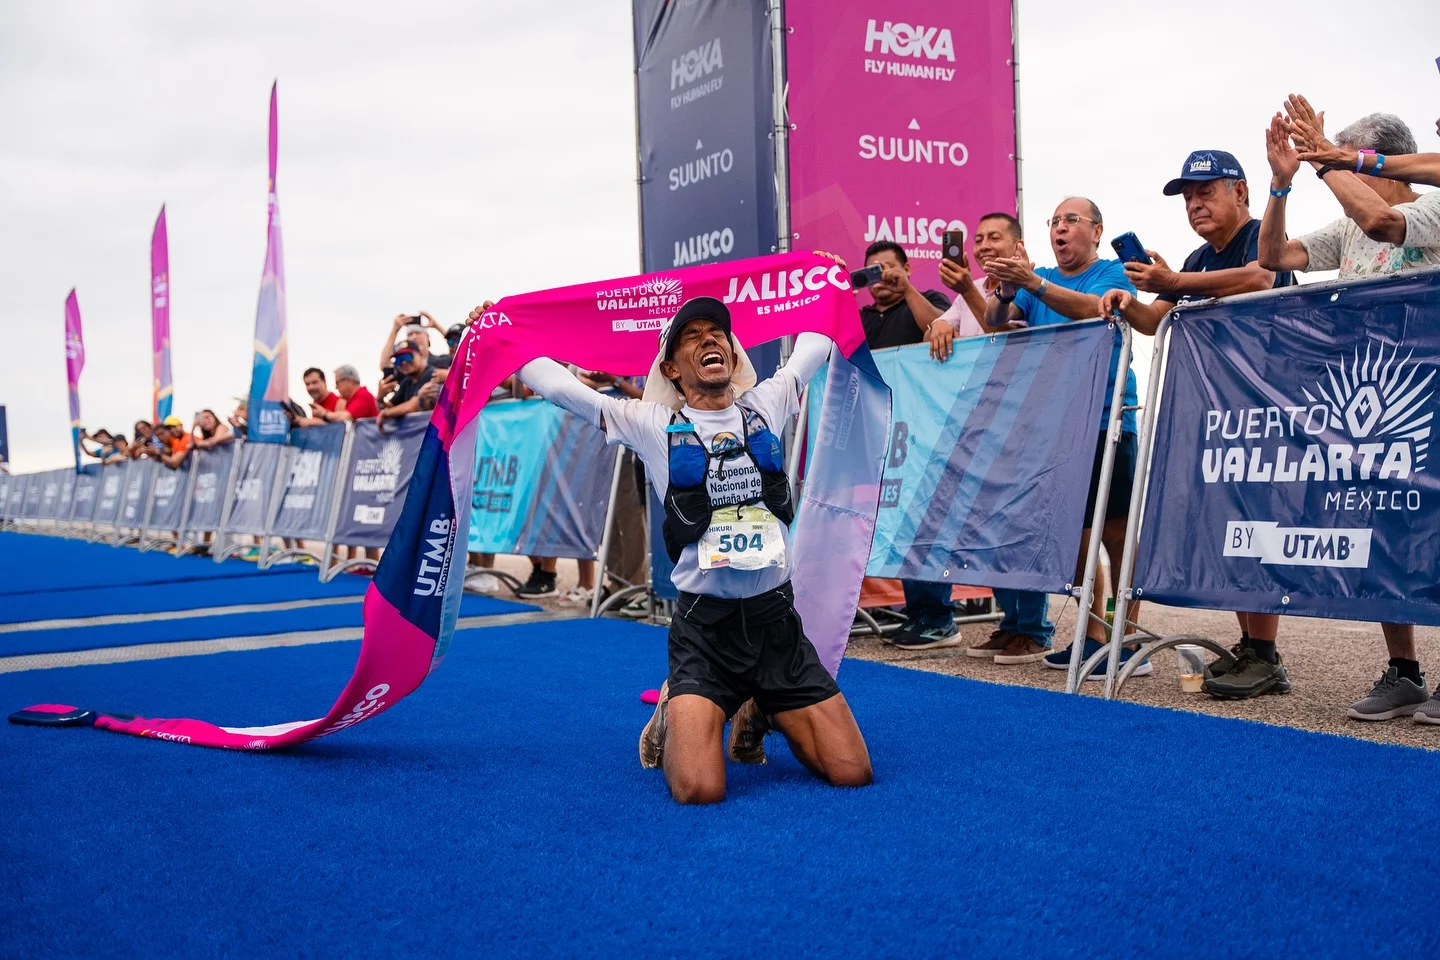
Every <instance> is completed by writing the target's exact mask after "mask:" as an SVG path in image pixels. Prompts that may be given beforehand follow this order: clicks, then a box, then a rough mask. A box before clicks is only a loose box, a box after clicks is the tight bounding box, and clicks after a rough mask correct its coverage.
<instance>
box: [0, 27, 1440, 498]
mask: <svg viewBox="0 0 1440 960" xmlns="http://www.w3.org/2000/svg"><path fill="white" fill-rule="evenodd" d="M756 2H760V0H756ZM792 2H800V0H792ZM811 2H820V0H811ZM935 6H936V9H937V11H942V10H943V11H949V10H954V11H956V12H955V13H953V14H951V13H946V14H944V15H945V16H948V17H951V18H952V20H953V21H954V22H956V24H957V26H958V25H959V24H960V23H962V22H963V10H964V6H965V4H964V3H963V2H961V0H955V2H953V3H939V2H937V3H936V5H935ZM1020 6H1021V9H1020V16H1021V20H1020V41H1021V49H1020V62H1021V111H1022V114H1021V115H1022V120H1023V125H1022V147H1023V154H1024V161H1025V162H1024V168H1023V183H1024V191H1025V227H1026V232H1027V234H1028V235H1031V236H1034V237H1044V236H1045V230H1044V226H1043V220H1044V219H1045V217H1047V216H1048V215H1049V213H1050V210H1051V208H1052V207H1053V206H1054V204H1055V202H1056V201H1058V200H1059V199H1060V198H1061V197H1063V196H1065V195H1067V194H1072V193H1081V194H1086V195H1088V196H1090V197H1092V198H1093V199H1094V200H1095V201H1096V202H1097V203H1098V204H1099V205H1100V207H1101V209H1102V210H1103V211H1104V214H1105V219H1106V221H1107V238H1108V237H1109V236H1113V235H1114V234H1117V233H1121V232H1124V231H1125V230H1134V231H1136V232H1137V233H1138V234H1139V235H1140V238H1141V239H1142V241H1144V242H1145V243H1146V244H1147V245H1148V246H1151V247H1154V248H1158V249H1159V250H1160V251H1161V252H1162V253H1163V254H1164V255H1165V256H1166V257H1167V258H1168V259H1169V260H1170V261H1171V263H1172V264H1174V265H1178V263H1179V262H1180V261H1181V260H1182V259H1183V258H1184V256H1185V254H1186V253H1187V252H1188V251H1189V250H1191V249H1193V248H1194V247H1195V246H1197V245H1198V243H1199V240H1198V238H1196V237H1195V236H1194V235H1193V234H1192V233H1190V231H1189V228H1188V226H1187V225H1186V223H1185V219H1184V214H1183V210H1182V207H1181V201H1180V200H1179V199H1178V198H1174V199H1171V198H1165V197H1163V196H1161V195H1160V187H1161V186H1162V185H1163V184H1164V182H1165V181H1166V180H1168V179H1169V178H1171V177H1173V176H1175V175H1176V173H1177V171H1178V170H1179V167H1180V163H1181V161H1182V160H1183V159H1184V157H1185V155H1186V153H1188V152H1189V151H1190V150H1192V149H1198V148H1211V149H1226V150H1230V151H1232V152H1234V153H1235V154H1236V155H1237V156H1238V157H1239V159H1240V161H1241V163H1242V165H1243V166H1244V167H1245V169H1246V171H1247V172H1248V173H1249V174H1250V177H1251V179H1252V180H1253V181H1254V182H1255V183H1256V185H1257V186H1258V188H1259V189H1260V191H1261V198H1263V196H1264V188H1265V182H1266V180H1267V179H1268V170H1267V168H1266V165H1265V156H1264V143H1263V138H1262V132H1263V129H1264V127H1265V125H1266V123H1267V121H1268V118H1269V116H1270V114H1271V113H1272V112H1273V111H1274V110H1275V109H1276V107H1277V106H1278V105H1279V103H1280V100H1281V98H1282V97H1283V96H1284V94H1285V93H1287V92H1290V91H1292V90H1295V91H1301V92H1304V93H1305V94H1306V95H1307V96H1309V97H1310V99H1311V100H1312V102H1314V103H1315V104H1316V105H1317V106H1318V107H1319V108H1321V109H1324V110H1326V111H1327V112H1328V120H1329V124H1328V125H1329V127H1330V129H1331V130H1335V129H1338V128H1339V127H1340V126H1341V125H1343V124H1344V123H1347V122H1349V121H1350V120H1352V119H1354V118H1356V117H1358V116H1360V115H1362V114H1364V113H1368V112H1371V111H1375V110H1384V111H1388V112H1392V113H1397V114H1399V115H1400V116H1401V117H1403V118H1404V119H1405V120H1406V121H1407V122H1409V123H1410V125H1411V127H1412V128H1413V129H1414V130H1415V133H1416V137H1417V140H1418V141H1419V143H1420V148H1421V149H1422V150H1440V140H1437V138H1436V134H1435V120H1436V117H1437V116H1440V71H1437V68H1436V64H1435V58H1436V56H1437V55H1440V3H1436V2H1434V0H1396V2H1394V3H1392V4H1390V5H1389V6H1388V7H1387V8H1386V10H1385V13H1384V14H1383V15H1375V14H1372V13H1368V12H1364V11H1363V10H1362V8H1361V7H1360V6H1357V5H1356V4H1354V3H1340V2H1333V0H1316V2H1311V3H1306V4H1298V3H1295V2H1293V0H1287V2H1272V0H1251V2H1247V3H1244V4H1241V5H1238V6H1232V7H1230V8H1225V9H1222V8H1211V9H1209V10H1206V11H1204V12H1200V13H1197V12H1195V11H1196V10H1197V9H1198V8H1197V7H1196V5H1194V4H1193V3H1184V4H1181V3H1171V2H1166V0H1160V2H1153V3H1147V4H1080V3H1076V2H1074V0H1070V2H1055V0H1021V4H1020ZM1082 7H1083V12H1081V8H1082ZM875 9H876V16H877V17H883V16H884V3H883V2H882V0H876V3H875ZM939 17H940V14H938V13H937V22H938V19H939ZM631 38H632V33H631V28H630V8H629V5H628V3H623V2H616V0H529V2H527V3H524V4H514V3H503V4H502V3H498V2H494V0H489V2H479V3H476V2H473V0H472V2H420V0H411V2H410V3H407V4H405V5H404V7H403V12H402V10H401V8H400V7H397V5H395V4H394V3H383V4H382V3H372V2H364V0H359V2H347V3H344V4H338V3H336V4H318V3H314V4H307V3H297V2H287V3H271V2H251V3H246V4H223V5H222V4H186V3H179V2H148V3H147V2H140V0H130V2H126V3H124V4H111V3H102V2H98V0H96V2H91V3H80V2H58V0H43V2H42V0H9V2H6V3H4V4H0V130H3V131H4V134H3V138H0V327H3V330H4V332H5V341H6V343H7V344H8V345H9V348H10V350H9V354H8V361H9V362H8V363H7V365H6V366H7V369H6V371H5V374H4V375H3V376H0V404H4V405H5V406H7V407H8V409H9V423H10V447H11V454H12V459H13V461H14V466H15V468H16V469H17V470H35V469H43V468H47V467H56V466H63V465H65V464H66V463H67V462H69V460H70V457H69V453H68V434H69V431H68V423H67V420H68V415H67V410H66V393H65V370H64V359H63V356H64V354H63V344H64V335H63V329H64V324H63V314H64V300H65V295H66V293H67V292H68V291H69V289H70V288H71V287H72V286H74V287H76V288H78V291H79V300H80V307H81V312H82V314H83V317H84V325H85V341H86V352H87V361H86V368H85V373H84V377H83V379H82V386H81V410H82V416H83V418H84V420H85V423H86V425H87V426H90V427H92V428H94V427H98V426H102V425H103V426H108V427H110V428H111V429H123V430H124V432H126V433H127V434H128V433H130V424H131V422H132V421H133V420H134V419H136V418H137V417H140V416H145V415H148V411H149V408H150V346H149V343H150V339H149V322H150V320H149V316H150V315H149V302H148V287H149V241H150V230H151V227H152V225H153V223H154V219H155V215H156V213H157V212H158V211H159V209H160V205H161V204H162V203H165V204H168V213H167V217H168V220H169V232H170V266H171V291H172V307H171V326H172V339H173V355H174V379H175V410H176V412H177V413H179V414H181V415H182V416H183V417H185V419H186V421H187V423H188V422H189V419H190V415H191V413H192V412H193V411H194V410H197V409H200V408H202V407H213V408H215V409H216V410H217V411H219V412H220V413H221V414H222V415H223V414H224V413H227V412H228V411H229V410H230V409H231V408H232V407H233V405H234V402H233V399H232V398H233V397H235V396H236V395H239V394H243V393H245V392H246V390H247V388H248V382H249V374H250V361H251V342H252V336H253V330H254V316H255V300H256V294H257V291H258V286H259V280H260V268H261V264H262V260H263V258H264V253H265V111H266V101H267V96H268V93H269V88H270V83H271V81H272V79H276V78H278V79H279V81H280V172H279V178H278V192H279V197H280V204H281V210H282V224H283V229H284V236H285V271H286V280H287V283H288V297H289V320H290V329H289V342H290V371H291V377H292V379H293V381H294V383H293V385H292V394H293V395H294V396H296V397H302V396H303V395H304V394H303V388H302V387H301V386H300V382H299V381H300V372H301V370H303V369H304V368H305V367H308V366H311V365H312V364H313V365H317V366H321V367H323V368H325V369H327V370H329V369H331V368H333V367H335V366H336V365H338V364H341V363H354V364H355V365H356V366H358V367H359V368H360V369H361V371H362V373H363V374H365V375H366V377H367V378H368V377H369V375H370V372H371V370H372V368H373V367H374V365H375V360H376V357H377V355H378V353H379V349H380V343H381V340H382V338H383V336H384V334H385V333H386V332H387V331H388V328H389V321H390V318H391V317H393V316H394V315H395V314H396V313H397V312H406V313H410V312H414V311H415V310H418V309H425V310H428V311H430V312H431V313H433V314H434V315H435V316H436V318H437V319H439V320H440V321H441V322H442V323H446V324H448V323H450V322H454V321H456V320H459V319H461V318H462V317H463V315H464V313H465V312H466V310H468V308H469V307H471V306H472V305H474V304H475V303H478V302H479V301H480V300H482V299H484V298H486V297H494V298H498V297H499V296H501V295H504V294H509V293H519V292H524V291H527V290H535V289H542V288H545V287H551V286H558V285H561V284H567V283H575V282H579V281H583V280H593V279H601V278H608V277H612V276H621V275H626V274H630V273H635V272H637V271H638V269H639V267H638V264H639V257H638V238H637V228H636V201H635V156H634V138H635V133H634V120H633V109H634V94H633V87H632V70H633V51H632V39H631ZM854 106H855V105H849V104H837V105H836V108H837V109H851V108H853V107H854ZM892 108H895V109H899V110H900V111H901V112H903V111H904V108H903V106H900V107H898V108H896V107H892V106H891V105H888V104H883V103H882V104H872V105H869V107H868V108H867V109H877V110H885V109H892ZM1257 204H1258V205H1257V207H1256V213H1257V214H1258V213H1259V212H1260V210H1261V209H1263V203H1261V202H1260V200H1257ZM1336 215H1338V207H1337V206H1336V205H1335V204H1334V201H1333V200H1332V198H1331V197H1330V195H1329V193H1328V191H1326V190H1325V189H1324V188H1323V186H1322V185H1321V184H1320V183H1319V181H1318V180H1315V178H1313V177H1309V176H1306V175H1303V174H1302V176H1301V177H1300V178H1298V179H1297V181H1296V190H1295V194H1294V196H1293V197H1292V200H1291V217H1292V220H1291V222H1292V227H1293V228H1294V230H1292V232H1296V231H1299V230H1308V229H1311V228H1313V227H1315V226H1319V225H1321V224H1323V223H1325V222H1326V221H1328V220H1329V219H1331V218H1333V217H1334V216H1336ZM1030 249H1031V253H1032V255H1034V256H1035V257H1036V259H1037V260H1038V261H1040V262H1042V263H1049V262H1053V261H1052V260H1051V258H1050V256H1049V253H1048V251H1047V250H1046V249H1045V248H1044V245H1043V243H1035V242H1032V243H1031V245H1030ZM847 252H848V253H851V254H854V253H856V252H858V251H847ZM1142 352H1143V353H1148V350H1144V351H1142Z"/></svg>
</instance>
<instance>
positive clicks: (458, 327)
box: [445, 323, 465, 341]
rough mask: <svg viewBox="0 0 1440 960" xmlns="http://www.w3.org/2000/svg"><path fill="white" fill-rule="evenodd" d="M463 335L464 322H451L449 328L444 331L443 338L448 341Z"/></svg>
mask: <svg viewBox="0 0 1440 960" xmlns="http://www.w3.org/2000/svg"><path fill="white" fill-rule="evenodd" d="M464 335H465V324H463V323H455V324H451V326H450V329H449V330H446V331H445V339H446V340H447V341H449V340H459V339H460V338H461V337H462V336H464Z"/></svg>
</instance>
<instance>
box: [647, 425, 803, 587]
mask: <svg viewBox="0 0 1440 960" xmlns="http://www.w3.org/2000/svg"><path fill="white" fill-rule="evenodd" d="M735 406H736V407H738V408H739V409H740V413H741V416H742V418H743V424H744V431H743V432H744V440H743V441H742V442H741V445H740V447H739V449H738V450H736V449H731V450H724V451H720V452H718V453H712V452H711V451H709V450H706V449H705V444H704V443H703V442H702V441H701V439H700V434H699V433H697V432H696V430H695V424H694V423H692V422H691V421H690V418H688V417H686V416H685V415H684V414H683V413H680V412H679V411H676V412H675V413H673V414H671V415H670V425H669V426H668V427H666V428H665V432H666V436H667V438H668V440H669V464H670V486H669V487H668V488H666V490H665V498H664V503H665V523H664V524H663V525H662V527H661V532H662V534H663V535H664V537H665V552H666V553H668V554H669V555H670V562H671V563H678V562H679V561H680V551H682V550H683V549H684V548H685V547H687V546H689V545H690V544H692V543H695V542H697V541H698V540H699V539H700V538H701V537H703V536H704V535H705V531H706V530H708V529H710V519H711V517H712V516H713V515H714V512H715V509H716V508H715V505H714V504H712V503H711V502H710V487H709V485H708V483H707V478H708V477H709V474H710V461H711V460H719V461H720V467H719V469H718V471H717V476H718V477H720V478H723V477H724V472H725V462H726V461H728V460H738V459H740V458H741V457H749V458H750V462H751V463H753V464H755V469H756V470H757V471H759V473H760V490H761V492H760V496H758V497H753V498H751V499H749V500H746V501H744V502H743V503H734V504H725V507H743V506H749V505H750V504H754V503H764V504H765V509H767V510H769V511H770V512H771V513H773V514H774V515H775V518H776V519H778V520H779V521H780V522H781V523H783V524H785V525H786V526H789V524H790V522H791V521H792V520H794V519H795V504H794V501H793V499H792V498H791V495H790V479H789V478H788V477H787V476H786V475H785V447H784V445H783V444H782V443H781V442H780V438H779V437H777V436H775V434H774V433H773V432H771V430H770V426H769V425H768V424H767V423H766V422H765V418H764V417H762V416H760V414H759V413H757V412H756V411H755V410H752V409H751V408H750V407H747V406H745V405H744V404H743V403H740V402H739V401H736V403H735Z"/></svg>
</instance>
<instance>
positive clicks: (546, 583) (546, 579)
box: [515, 569, 559, 598]
mask: <svg viewBox="0 0 1440 960" xmlns="http://www.w3.org/2000/svg"><path fill="white" fill-rule="evenodd" d="M558 592H559V591H557V590H556V589H555V574H553V573H546V572H545V571H544V570H538V569H537V570H531V571H530V579H529V580H526V581H525V584H524V585H523V586H522V587H520V589H518V590H516V591H515V596H517V597H527V598H534V597H553V596H555V594H556V593H558Z"/></svg>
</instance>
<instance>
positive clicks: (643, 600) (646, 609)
mask: <svg viewBox="0 0 1440 960" xmlns="http://www.w3.org/2000/svg"><path fill="white" fill-rule="evenodd" d="M615 612H616V613H618V614H620V616H622V617H625V618H627V619H629V620H645V619H647V618H649V616H650V597H649V596H648V595H646V594H643V593H642V594H640V595H639V596H637V597H635V598H634V599H632V600H631V601H630V602H629V603H627V604H625V606H623V607H621V608H620V609H619V610H617V611H615Z"/></svg>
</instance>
